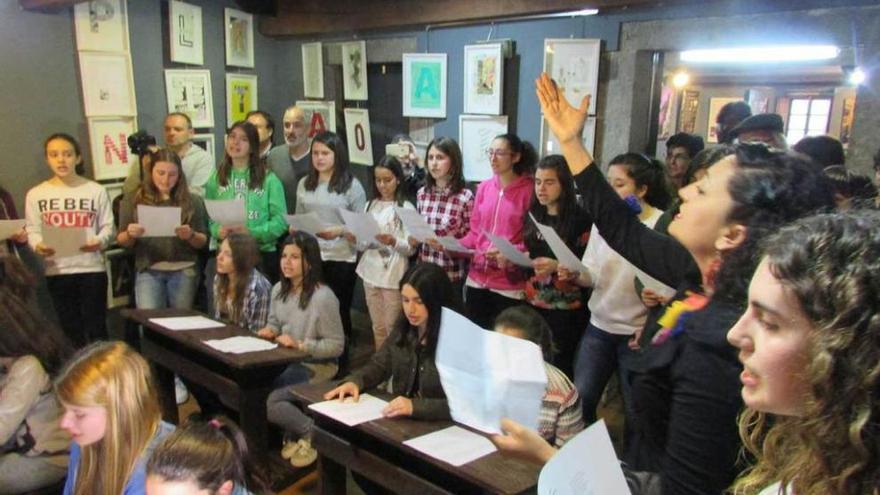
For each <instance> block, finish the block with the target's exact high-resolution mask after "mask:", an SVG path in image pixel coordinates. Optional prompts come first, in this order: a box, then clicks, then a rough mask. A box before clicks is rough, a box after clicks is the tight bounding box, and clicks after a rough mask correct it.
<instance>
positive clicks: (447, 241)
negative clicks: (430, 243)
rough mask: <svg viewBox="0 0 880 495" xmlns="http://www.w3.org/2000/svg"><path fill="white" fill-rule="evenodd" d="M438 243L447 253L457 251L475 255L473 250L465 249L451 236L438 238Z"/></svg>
mask: <svg viewBox="0 0 880 495" xmlns="http://www.w3.org/2000/svg"><path fill="white" fill-rule="evenodd" d="M437 242H439V243H440V244H441V245H442V246H443V249H445V250H447V251H455V252H456V253H473V252H474V250H473V249H468V248H466V247H464V246H463V245H462V244H461V242H460V241H459V240H458V239H456V238H455V237H452V236H451V235H444V236H443V237H438V238H437Z"/></svg>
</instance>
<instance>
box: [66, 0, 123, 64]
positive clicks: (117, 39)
mask: <svg viewBox="0 0 880 495" xmlns="http://www.w3.org/2000/svg"><path fill="white" fill-rule="evenodd" d="M73 21H74V27H75V29H76V48H77V50H93V51H100V52H127V51H128V15H127V13H126V4H125V0H99V1H92V2H82V3H78V4H76V5H75V6H74V7H73Z"/></svg>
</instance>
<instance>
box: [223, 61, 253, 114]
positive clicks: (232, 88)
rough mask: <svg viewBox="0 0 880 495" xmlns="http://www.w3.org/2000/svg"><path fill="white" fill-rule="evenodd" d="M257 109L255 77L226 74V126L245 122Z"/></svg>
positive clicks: (251, 75)
mask: <svg viewBox="0 0 880 495" xmlns="http://www.w3.org/2000/svg"><path fill="white" fill-rule="evenodd" d="M256 109H257V76H255V75H253V74H226V125H227V126H231V125H232V124H234V123H236V122H238V121H239V120H245V119H246V118H247V114H248V113H249V112H251V111H252V110H256Z"/></svg>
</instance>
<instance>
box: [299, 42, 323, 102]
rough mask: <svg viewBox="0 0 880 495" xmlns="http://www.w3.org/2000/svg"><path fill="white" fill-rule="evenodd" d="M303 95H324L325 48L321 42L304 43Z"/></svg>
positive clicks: (313, 96)
mask: <svg viewBox="0 0 880 495" xmlns="http://www.w3.org/2000/svg"><path fill="white" fill-rule="evenodd" d="M302 59H303V60H302V63H303V95H304V96H305V97H306V98H323V97H324V49H323V45H322V44H321V43H303V45H302Z"/></svg>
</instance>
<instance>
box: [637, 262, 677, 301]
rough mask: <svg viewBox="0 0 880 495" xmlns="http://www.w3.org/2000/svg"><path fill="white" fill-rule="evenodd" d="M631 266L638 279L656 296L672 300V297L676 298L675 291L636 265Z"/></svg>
mask: <svg viewBox="0 0 880 495" xmlns="http://www.w3.org/2000/svg"><path fill="white" fill-rule="evenodd" d="M630 266H632V267H633V270H635V272H636V277H638V279H639V280H640V281H641V282H642V285H644V286H645V288H646V289H651V290H652V291H654V293H655V294H657V295H658V296H660V297H664V298H666V299H672V297H673V296H675V293H676V290H675V289H673V288H672V287H670V286H668V285H666V284H664V283H663V282H661V281H659V280H657V279H656V278H654V277H652V276H650V275H648V274H647V273H645V272H643V271H641V270H639V269H638V267H636V265H633V264H632V263H630Z"/></svg>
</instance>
